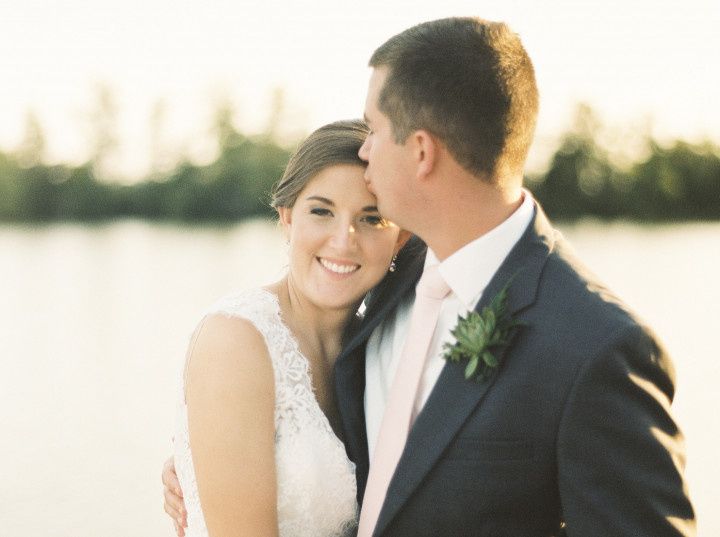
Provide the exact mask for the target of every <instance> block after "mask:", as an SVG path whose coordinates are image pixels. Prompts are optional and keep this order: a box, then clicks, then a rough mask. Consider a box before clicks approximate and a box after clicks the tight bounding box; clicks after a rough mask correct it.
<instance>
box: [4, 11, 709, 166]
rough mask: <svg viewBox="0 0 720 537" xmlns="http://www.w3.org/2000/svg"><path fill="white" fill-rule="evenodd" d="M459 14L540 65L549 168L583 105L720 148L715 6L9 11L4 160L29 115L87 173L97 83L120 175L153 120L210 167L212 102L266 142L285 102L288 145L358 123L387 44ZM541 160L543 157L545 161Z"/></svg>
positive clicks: (180, 148) (145, 143)
mask: <svg viewBox="0 0 720 537" xmlns="http://www.w3.org/2000/svg"><path fill="white" fill-rule="evenodd" d="M449 15H478V16H482V17H485V18H489V19H496V20H505V21H507V22H508V23H509V24H510V25H511V27H513V29H514V30H515V31H517V32H518V33H519V34H520V35H521V37H522V39H523V41H524V43H525V46H526V48H527V49H528V51H529V53H530V56H531V57H532V58H533V60H534V62H535V67H536V72H537V77H538V84H539V86H540V92H541V113H540V120H539V124H538V143H537V148H536V150H535V152H536V153H537V154H540V153H542V152H543V148H545V150H546V149H547V147H549V146H551V145H552V143H553V139H554V137H555V136H557V133H558V132H560V131H561V130H562V129H564V128H565V127H566V126H567V125H568V124H569V122H570V118H571V115H572V111H573V106H574V104H575V103H577V102H578V101H585V102H588V103H590V104H591V105H592V106H593V107H594V108H595V109H596V110H597V111H598V112H599V114H600V115H601V117H602V118H603V119H604V120H605V121H606V122H607V123H610V124H612V125H618V126H639V125H647V124H648V118H649V117H652V123H651V124H652V133H653V134H654V135H656V136H659V137H660V138H663V139H673V138H681V137H682V138H687V139H690V140H699V139H702V138H704V137H711V138H712V139H714V140H715V141H720V107H719V106H718V101H719V100H720V99H719V98H718V94H720V90H719V89H718V87H719V86H720V69H719V68H718V65H719V64H720V60H719V59H718V56H720V32H718V27H720V1H718V0H684V1H679V0H672V1H670V0H606V1H598V0H572V1H570V0H542V1H541V0H515V1H513V0H486V1H477V0H475V1H465V0H444V1H442V2H440V1H435V2H429V1H426V0H414V1H412V2H411V1H406V0H402V1H392V0H385V1H379V0H362V1H358V2H346V1H342V0H315V1H309V0H285V1H279V0H264V1H255V0H251V1H244V0H234V1H227V0H214V1H213V0H208V1H206V2H199V1H190V0H142V1H136V0H59V1H55V2H50V1H47V0H0V51H1V52H0V69H1V70H2V71H1V72H2V84H1V85H0V149H2V150H5V151H7V150H12V149H13V148H14V147H16V146H17V144H18V143H19V141H20V140H21V138H22V136H23V131H24V128H25V127H24V125H25V121H26V119H25V118H26V114H27V111H28V110H29V109H32V110H33V111H34V112H35V113H36V115H37V116H38V117H39V119H40V121H41V123H42V126H43V128H44V130H45V132H46V136H47V142H48V153H49V157H50V158H51V159H52V160H54V161H71V162H80V161H82V159H84V158H86V156H87V151H88V148H89V141H88V128H87V125H88V117H89V116H90V114H91V109H92V106H93V102H94V96H95V95H96V88H97V85H98V84H106V85H107V86H109V87H110V88H111V89H112V90H113V91H114V95H115V99H116V101H117V106H118V108H119V117H118V122H119V126H118V128H119V135H120V138H121V141H122V146H121V151H120V152H119V153H118V155H117V158H116V160H115V162H116V166H117V170H118V173H121V174H124V175H135V176H137V175H139V174H142V173H144V171H145V170H146V167H147V165H148V162H149V158H150V153H151V143H150V140H151V136H150V132H151V128H150V117H151V116H152V115H153V113H154V112H153V111H154V110H155V115H156V116H157V115H158V112H157V110H158V106H157V103H158V102H159V101H162V103H163V105H162V108H161V110H162V114H160V116H159V117H161V118H162V121H160V122H159V124H160V125H162V128H159V140H160V142H161V146H162V147H163V148H164V150H165V151H166V152H168V153H170V154H177V153H179V152H184V153H185V154H188V155H190V156H193V157H194V158H200V159H202V158H206V159H207V158H210V157H212V153H211V151H212V143H211V142H212V138H211V136H210V135H209V133H208V126H209V123H210V118H211V115H212V110H213V103H214V102H216V101H217V100H218V99H219V98H228V99H230V100H232V101H233V102H234V103H235V104H236V105H237V118H236V119H237V124H238V126H239V127H240V128H241V129H242V130H244V131H249V132H252V131H258V130H260V129H262V128H263V127H264V126H265V125H266V123H267V120H268V113H269V110H270V108H271V105H270V103H271V94H272V91H273V89H274V88H277V87H282V88H284V90H285V99H286V104H285V115H284V116H283V119H282V126H283V130H284V131H285V132H286V133H290V134H292V133H300V132H307V131H309V130H311V129H313V128H315V127H318V126H320V125H321V124H323V123H326V122H328V121H332V120H334V119H339V118H347V117H359V116H360V115H361V114H362V107H363V102H364V94H365V89H366V84H367V79H368V75H369V70H368V68H367V67H366V64H367V60H368V58H369V56H370V54H371V53H372V51H373V50H374V48H375V47H377V46H378V45H379V44H381V43H382V42H383V41H384V40H385V39H387V38H388V37H390V36H391V35H393V34H395V33H397V32H399V31H401V30H403V29H405V28H407V27H409V26H410V25H412V24H415V23H418V22H421V21H424V20H428V19H434V18H439V17H443V16H449ZM536 158H537V157H536Z"/></svg>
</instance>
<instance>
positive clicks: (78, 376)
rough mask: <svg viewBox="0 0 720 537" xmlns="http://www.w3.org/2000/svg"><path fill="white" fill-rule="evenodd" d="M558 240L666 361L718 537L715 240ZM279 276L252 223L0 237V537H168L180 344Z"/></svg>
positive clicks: (268, 240)
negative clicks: (165, 476)
mask: <svg viewBox="0 0 720 537" xmlns="http://www.w3.org/2000/svg"><path fill="white" fill-rule="evenodd" d="M562 230H563V232H564V233H565V235H566V236H567V237H568V238H569V239H570V240H571V242H572V243H573V244H574V246H575V248H576V250H577V252H578V254H579V255H580V257H581V258H583V259H584V260H585V261H586V262H587V263H588V264H589V265H590V266H591V267H592V268H593V269H594V270H595V272H596V273H598V274H599V275H600V276H601V277H602V278H603V279H604V280H605V281H606V282H607V283H609V284H610V285H611V287H613V288H614V289H615V290H616V291H617V292H618V293H619V294H620V296H622V297H623V298H625V299H626V301H627V302H629V303H630V304H631V305H632V306H633V307H634V308H635V309H636V310H637V311H639V312H640V313H641V314H642V315H643V316H644V317H645V318H646V319H647V320H648V321H649V322H650V323H651V324H652V325H653V326H654V327H655V329H656V330H657V332H658V333H659V334H660V336H661V337H662V338H663V339H664V340H665V342H666V344H667V346H668V347H669V349H670V351H671V352H672V355H673V357H674V360H675V365H676V368H677V376H678V389H677V395H676V399H675V403H674V405H673V407H674V410H675V414H676V416H677V418H678V421H679V422H680V424H681V426H682V427H683V429H684V431H685V435H686V441H687V453H688V463H687V475H688V479H689V483H690V493H691V496H692V498H693V500H694V503H695V505H696V509H697V511H698V515H699V527H700V532H699V534H700V536H701V537H711V536H713V535H720V510H718V509H717V505H718V500H719V499H720V493H718V492H717V490H716V489H717V488H718V485H719V484H720V465H718V464H717V463H716V460H715V459H716V451H717V450H718V449H719V448H718V446H717V442H718V440H720V418H718V412H719V411H720V389H718V386H717V384H716V383H717V382H718V381H719V380H720V359H719V356H718V350H717V339H718V336H717V334H716V331H717V330H719V329H720V315H719V314H718V307H719V306H720V281H719V279H718V278H719V275H720V224H717V223H712V224H683V225H671V226H652V227H648V226H639V225H634V224H627V223H618V224H601V223H597V222H586V223H582V224H578V225H573V226H563V227H562ZM284 265H285V246H284V241H283V240H282V237H281V236H280V234H279V232H278V230H277V229H276V228H275V226H274V225H273V224H269V223H267V222H260V221H258V222H250V223H246V224H241V225H237V226H233V227H228V228H214V227H208V228H198V227H193V228H185V227H177V226H173V225H160V224H148V223H144V222H134V221H128V222H119V223H113V224H108V225H101V226H93V227H87V226H81V225H74V224H67V225H52V226H43V227H17V226H4V227H0V297H2V298H1V299H2V308H1V309H0V342H1V344H2V353H1V354H0V438H2V441H0V528H1V529H0V534H2V535H13V536H24V537H27V536H31V537H34V536H38V537H39V536H43V537H54V536H58V537H99V536H103V537H121V536H122V537H127V536H168V537H169V536H172V535H173V531H172V529H171V524H170V522H169V520H168V519H167V518H166V516H165V515H164V513H163V510H162V491H161V487H160V477H159V475H160V470H161V465H162V462H163V461H164V460H165V458H167V456H168V455H169V454H170V449H171V448H170V442H171V441H170V439H171V435H172V426H173V417H174V404H175V397H176V390H177V383H176V379H177V378H178V374H179V373H178V372H179V367H180V363H181V361H182V359H183V355H184V350H185V345H186V343H187V338H188V336H189V333H190V332H191V330H192V329H193V327H194V324H195V323H196V322H197V320H198V316H199V315H200V313H201V312H202V311H203V310H204V308H206V307H207V306H208V305H209V303H211V302H212V301H213V300H214V299H215V298H217V297H219V296H221V295H223V294H225V293H226V292H228V291H229V290H232V289H236V288H247V287H250V286H254V285H258V284H263V283H267V282H270V281H273V280H275V279H277V278H279V277H280V276H281V275H282V273H283V267H284Z"/></svg>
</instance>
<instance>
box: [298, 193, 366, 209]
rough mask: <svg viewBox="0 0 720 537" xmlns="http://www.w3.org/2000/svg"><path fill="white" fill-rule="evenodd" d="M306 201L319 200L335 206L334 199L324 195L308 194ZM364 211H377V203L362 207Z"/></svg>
mask: <svg viewBox="0 0 720 537" xmlns="http://www.w3.org/2000/svg"><path fill="white" fill-rule="evenodd" d="M305 201H319V202H320V203H324V204H325V205H330V207H335V204H334V203H333V200H331V199H328V198H323V197H322V196H308V197H307V198H305ZM362 211H363V212H364V213H377V212H379V211H378V208H377V205H367V206H365V207H363V208H362Z"/></svg>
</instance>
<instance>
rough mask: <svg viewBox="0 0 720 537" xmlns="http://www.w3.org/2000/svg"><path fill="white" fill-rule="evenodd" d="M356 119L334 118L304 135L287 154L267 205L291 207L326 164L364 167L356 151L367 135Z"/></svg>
mask: <svg viewBox="0 0 720 537" xmlns="http://www.w3.org/2000/svg"><path fill="white" fill-rule="evenodd" d="M368 132H369V131H368V127H367V125H366V124H365V123H364V122H363V121H360V120H356V119H353V120H344V121H335V122H334V123H330V124H328V125H324V126H322V127H320V128H319V129H317V130H316V131H314V132H313V133H312V134H311V135H310V136H308V137H307V138H306V139H305V140H304V141H303V142H302V143H301V144H300V146H299V147H298V148H297V150H296V151H295V153H294V154H293V155H292V156H291V157H290V161H289V162H288V165H287V167H286V168H285V173H283V176H282V177H281V178H280V180H279V181H278V182H277V183H276V184H275V186H274V187H273V190H272V201H271V203H270V205H272V207H274V208H276V209H277V208H278V207H292V206H293V205H295V201H296V200H297V197H298V195H299V194H300V192H301V191H302V189H303V188H305V185H307V184H308V183H309V182H310V180H311V179H312V178H313V177H315V176H316V175H317V174H318V173H320V172H321V171H322V170H324V169H325V168H327V167H329V166H335V165H337V164H357V165H358V166H363V167H365V165H366V163H365V162H364V161H362V160H360V157H359V156H358V151H359V150H360V146H362V144H363V143H364V142H365V138H366V137H367V135H368Z"/></svg>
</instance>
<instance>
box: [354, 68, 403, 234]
mask: <svg viewBox="0 0 720 537" xmlns="http://www.w3.org/2000/svg"><path fill="white" fill-rule="evenodd" d="M387 75H388V71H387V68H386V67H378V68H375V69H373V73H372V76H371V77H370V85H369V87H368V94H367V99H366V101H365V121H366V122H367V124H368V127H369V128H370V134H368V137H367V138H366V140H365V143H364V144H363V146H362V147H361V148H360V151H359V152H358V154H359V156H360V158H361V159H362V160H364V161H366V162H367V163H368V165H367V169H366V170H365V182H366V183H367V185H368V189H369V190H370V192H372V193H373V194H375V196H376V197H377V206H378V210H379V211H380V214H382V215H383V217H385V218H388V219H390V220H392V221H393V222H395V223H396V224H398V225H399V226H400V227H407V224H408V222H409V221H408V219H407V216H408V215H410V214H412V211H411V208H410V207H409V206H408V205H409V199H410V198H411V195H410V194H411V192H412V185H411V177H412V170H413V168H412V166H413V159H412V152H411V151H409V149H408V146H407V144H406V143H403V144H398V143H397V142H396V141H395V137H394V134H393V129H392V124H391V122H390V119H389V118H388V117H387V116H386V115H385V114H384V113H383V112H381V111H380V109H379V108H378V100H379V97H380V93H381V91H382V88H383V86H384V84H385V79H386V78H387Z"/></svg>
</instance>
